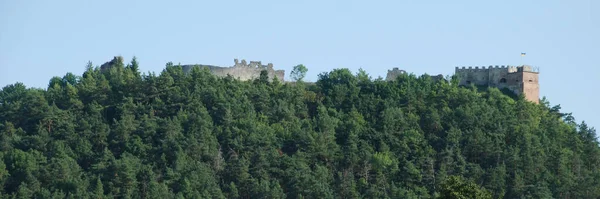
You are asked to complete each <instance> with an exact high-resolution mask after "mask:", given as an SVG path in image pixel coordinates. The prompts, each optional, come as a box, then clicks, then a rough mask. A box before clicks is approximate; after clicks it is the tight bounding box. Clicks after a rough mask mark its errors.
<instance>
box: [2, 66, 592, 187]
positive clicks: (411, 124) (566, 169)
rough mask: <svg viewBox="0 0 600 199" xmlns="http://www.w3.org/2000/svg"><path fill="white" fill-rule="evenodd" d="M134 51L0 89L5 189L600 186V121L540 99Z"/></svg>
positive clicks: (418, 79)
mask: <svg viewBox="0 0 600 199" xmlns="http://www.w3.org/2000/svg"><path fill="white" fill-rule="evenodd" d="M297 68H298V72H297V73H295V74H294V77H295V79H296V80H299V81H298V82H296V83H294V84H287V83H282V82H279V81H277V79H274V80H272V81H269V79H268V76H267V74H266V73H265V72H263V73H262V74H261V76H260V77H259V78H257V79H256V80H253V81H239V80H236V79H235V78H233V77H230V76H229V77H225V78H218V77H215V76H213V75H211V74H210V72H209V71H208V70H206V69H201V68H194V69H192V71H191V72H190V73H188V74H185V73H184V72H183V71H182V68H181V67H180V66H175V65H173V64H171V63H168V64H167V66H166V68H165V69H164V70H163V71H162V72H161V73H160V74H158V75H157V74H155V73H148V74H142V73H140V72H139V65H138V63H137V61H136V60H135V58H134V59H133V60H132V61H131V62H130V63H122V61H121V62H117V63H115V64H114V65H113V66H112V67H109V68H106V69H105V70H101V69H100V68H99V67H94V66H93V65H92V64H91V63H89V64H88V66H87V68H86V70H85V72H84V73H83V74H82V75H81V76H78V75H74V74H71V73H67V74H66V75H65V76H63V77H54V78H52V79H51V80H50V81H49V85H48V88H47V89H37V88H27V87H26V86H25V85H23V84H21V83H15V84H12V85H8V86H5V87H4V88H2V90H0V149H1V150H0V185H2V186H1V187H2V189H1V192H0V197H1V198H599V197H600V147H599V145H598V141H597V139H596V134H595V129H593V128H590V127H588V126H587V125H586V124H585V123H584V122H582V123H576V122H575V119H574V118H573V116H572V115H571V114H568V113H562V112H561V111H560V106H550V103H549V102H548V101H547V100H546V99H542V101H541V103H540V104H539V105H538V104H533V103H530V102H528V101H526V100H524V99H523V97H520V96H507V95H505V94H503V93H502V91H500V90H498V89H495V88H487V89H484V90H478V89H477V88H475V87H458V86H457V84H456V83H457V82H458V81H457V79H455V78H452V79H451V81H449V82H445V81H433V80H432V78H431V77H429V76H427V75H423V76H415V75H413V74H403V75H400V76H399V77H398V78H397V79H395V80H394V81H384V80H383V79H381V78H378V79H374V78H372V77H370V76H369V75H368V74H367V73H366V72H365V71H363V70H361V71H359V72H358V73H356V74H353V73H352V72H350V71H349V70H347V69H335V70H333V71H330V72H326V73H322V74H320V75H319V78H318V81H317V82H316V83H314V84H305V83H303V82H302V81H301V80H302V79H303V78H304V74H305V73H306V67H304V66H298V67H297Z"/></svg>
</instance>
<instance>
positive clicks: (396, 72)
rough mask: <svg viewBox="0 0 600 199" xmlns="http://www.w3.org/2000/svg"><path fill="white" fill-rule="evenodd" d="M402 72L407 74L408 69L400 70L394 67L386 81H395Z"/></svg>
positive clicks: (388, 73)
mask: <svg viewBox="0 0 600 199" xmlns="http://www.w3.org/2000/svg"><path fill="white" fill-rule="evenodd" d="M401 74H406V71H404V70H400V69H398V68H393V69H392V70H388V72H387V75H386V77H385V80H386V81H393V80H396V78H398V76H400V75H401Z"/></svg>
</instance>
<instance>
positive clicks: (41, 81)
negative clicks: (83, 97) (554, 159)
mask: <svg viewBox="0 0 600 199" xmlns="http://www.w3.org/2000/svg"><path fill="white" fill-rule="evenodd" d="M521 52H525V53H526V54H527V56H525V57H523V58H522V57H521V56H520V54H521ZM118 55H120V56H123V57H124V58H125V59H126V60H128V61H129V60H131V58H133V56H136V57H137V59H138V61H139V63H140V69H141V71H143V72H149V71H152V72H156V73H157V74H158V73H160V72H161V71H162V69H163V68H164V67H165V64H166V63H167V62H169V61H171V62H173V63H175V64H177V63H181V64H195V63H197V64H210V65H220V66H231V65H233V59H234V58H238V59H240V60H241V59H246V60H247V61H251V60H252V61H262V63H273V64H274V66H275V68H276V69H284V70H286V77H287V76H289V72H290V71H291V69H292V68H293V66H295V65H297V64H304V65H305V66H307V68H308V69H309V71H308V73H307V80H309V81H315V80H317V78H318V74H319V73H322V72H328V71H331V70H332V69H335V68H349V69H350V70H352V71H353V72H357V71H358V69H359V68H363V69H365V70H366V71H367V72H368V73H369V74H370V75H371V76H372V77H374V78H376V77H379V76H382V77H385V74H386V72H387V70H388V69H391V68H393V67H398V68H400V69H403V70H406V71H408V72H410V73H414V74H417V75H420V74H424V73H428V74H443V75H452V74H453V72H454V67H456V66H489V65H520V64H528V65H532V66H535V67H539V70H540V77H539V79H540V80H539V82H540V96H543V97H546V98H547V99H548V100H549V102H550V104H551V105H557V104H560V105H561V107H562V111H563V112H570V113H573V115H574V117H575V118H576V119H577V121H578V122H581V121H583V120H585V121H586V123H588V124H589V125H591V126H593V127H596V128H597V129H598V127H600V117H599V116H600V103H598V102H596V103H594V101H596V100H598V98H600V96H599V94H598V93H599V92H598V90H599V89H598V86H599V85H600V2H599V1H596V0H569V1H567V0H561V1H558V0H545V1H542V0H539V1H534V0H531V1H522V0H520V1H519V0H505V1H441V0H440V1H434V0H429V1H399V0H395V1H377V0H373V1H354V0H343V1H281V0H279V1H276V0H273V1H262V0H255V1H228V0H223V1H193V0H189V1H177V0H171V1H153V0H144V1H141V0H139V1H135V0H130V1H116V0H103V1H89V0H72V1H71V0H69V1H66V0H65V1H63V0H56V1H41V0H27V1H17V0H0V87H4V86H5V85H9V84H13V83H16V82H22V83H24V84H25V85H27V86H28V87H39V88H46V87H47V85H48V82H49V80H50V78H52V77H53V76H60V77H62V76H63V75H65V74H66V73H67V72H72V73H74V74H76V75H81V74H82V73H83V71H84V69H85V66H86V64H87V62H88V61H91V62H92V63H93V64H94V65H101V64H103V63H104V62H107V61H109V60H110V59H112V58H113V57H114V56H118Z"/></svg>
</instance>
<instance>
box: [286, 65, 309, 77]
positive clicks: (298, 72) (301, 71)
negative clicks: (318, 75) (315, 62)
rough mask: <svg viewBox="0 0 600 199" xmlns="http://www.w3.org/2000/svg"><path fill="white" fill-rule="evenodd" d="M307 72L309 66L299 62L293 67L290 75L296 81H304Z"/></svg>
mask: <svg viewBox="0 0 600 199" xmlns="http://www.w3.org/2000/svg"><path fill="white" fill-rule="evenodd" d="M306 72H308V68H306V66H304V65H302V64H299V65H296V66H294V69H292V72H291V73H290V77H291V78H292V79H293V80H294V81H302V80H303V79H304V77H306Z"/></svg>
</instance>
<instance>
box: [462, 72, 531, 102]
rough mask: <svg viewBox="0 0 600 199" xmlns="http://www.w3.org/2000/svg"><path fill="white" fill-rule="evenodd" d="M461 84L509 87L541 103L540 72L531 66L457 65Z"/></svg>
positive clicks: (516, 92) (514, 91)
mask: <svg viewBox="0 0 600 199" xmlns="http://www.w3.org/2000/svg"><path fill="white" fill-rule="evenodd" d="M455 74H456V75H457V76H458V77H459V78H460V82H459V85H463V86H464V85H469V84H475V85H478V86H490V87H496V88H499V89H503V88H507V89H509V90H510V91H512V92H513V93H515V94H517V95H518V94H523V95H525V98H526V99H527V100H529V101H532V102H535V103H539V82H538V73H537V72H535V71H534V70H533V68H532V67H531V66H520V67H514V66H489V67H488V68H487V69H486V68H485V67H468V68H465V67H462V68H459V67H456V69H455Z"/></svg>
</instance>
